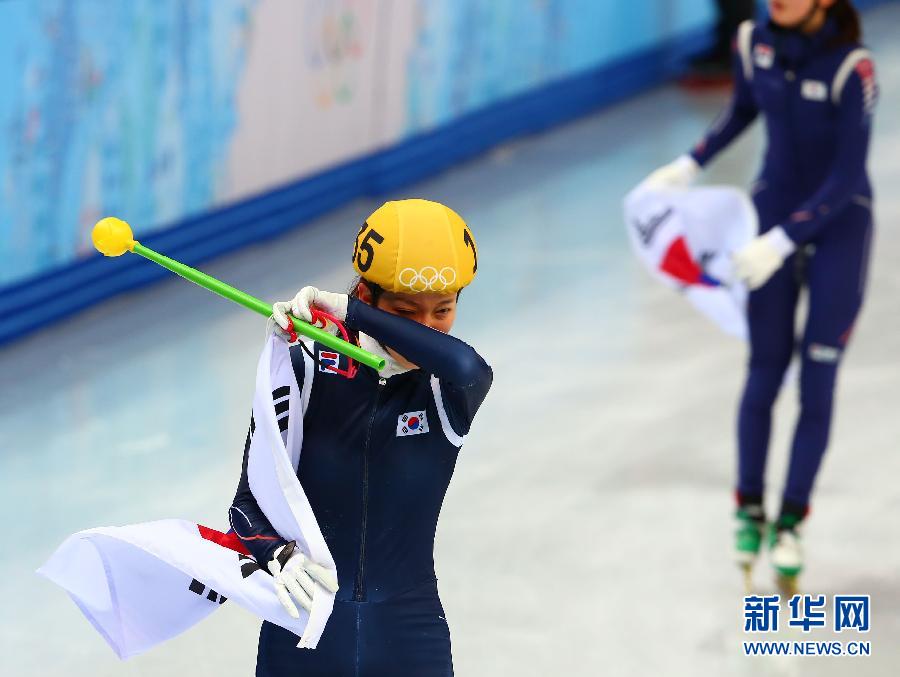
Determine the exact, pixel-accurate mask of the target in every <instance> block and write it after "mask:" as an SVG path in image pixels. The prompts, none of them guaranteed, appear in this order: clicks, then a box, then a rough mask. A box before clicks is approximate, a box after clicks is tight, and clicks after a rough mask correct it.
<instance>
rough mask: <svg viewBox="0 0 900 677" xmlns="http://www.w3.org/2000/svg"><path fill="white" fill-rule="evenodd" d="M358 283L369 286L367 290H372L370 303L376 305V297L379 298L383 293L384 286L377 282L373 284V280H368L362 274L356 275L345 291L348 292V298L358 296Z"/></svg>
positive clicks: (356, 297)
mask: <svg viewBox="0 0 900 677" xmlns="http://www.w3.org/2000/svg"><path fill="white" fill-rule="evenodd" d="M360 284H364V285H366V287H368V288H369V291H370V292H372V305H373V306H377V305H378V299H379V298H381V295H382V294H384V288H383V287H382V286H381V285H379V284H375V283H374V282H369V281H368V280H366V279H365V278H363V277H362V276H360V275H357V276H356V277H355V278H353V282H352V283H351V285H350V289H349V290H348V291H347V294H349V296H350V298H353V299H358V298H359V285H360Z"/></svg>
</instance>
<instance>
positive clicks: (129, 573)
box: [38, 335, 337, 659]
mask: <svg viewBox="0 0 900 677" xmlns="http://www.w3.org/2000/svg"><path fill="white" fill-rule="evenodd" d="M311 372H312V370H311V369H307V372H306V375H305V378H304V387H303V388H302V389H301V388H300V387H298V384H297V379H296V378H295V376H294V371H293V368H292V366H291V359H290V354H289V351H288V347H287V344H286V343H285V342H284V341H282V340H281V339H279V338H278V337H277V336H274V335H270V336H269V339H268V341H267V342H266V346H265V348H264V349H263V353H262V357H261V358H260V360H259V366H258V368H257V372H256V393H255V395H254V398H253V424H254V425H253V426H252V433H251V441H250V448H249V450H248V462H247V474H248V480H249V483H250V489H251V491H252V492H253V495H254V497H255V498H256V500H257V503H259V506H260V508H261V509H262V511H263V512H264V513H265V515H266V517H267V518H268V519H269V521H270V522H271V523H272V525H273V526H274V527H275V529H276V530H277V531H278V532H279V534H281V536H282V537H284V538H285V539H287V540H295V541H296V542H297V547H298V548H300V549H301V550H302V551H303V552H304V553H305V554H306V555H307V556H308V557H310V558H311V559H312V560H313V561H315V562H317V563H319V564H321V565H323V566H325V567H326V568H328V569H330V570H331V571H332V572H335V576H336V575H337V574H336V570H335V565H334V560H333V559H332V557H331V553H330V552H329V551H328V546H327V545H326V544H325V539H324V538H323V537H322V533H321V531H320V530H319V526H318V523H317V522H316V519H315V516H314V515H313V512H312V508H311V507H310V505H309V501H308V500H307V498H306V495H305V494H304V492H303V488H302V487H301V486H300V482H299V480H298V479H297V473H296V469H297V464H298V463H299V460H300V449H301V446H302V442H303V416H302V413H301V412H303V411H304V410H305V406H306V404H307V403H308V400H309V389H310V387H311V383H312V377H313V374H312V373H311ZM285 388H289V389H290V393H289V397H290V407H289V409H288V411H289V412H292V415H291V419H290V420H289V421H288V427H287V431H286V435H285V436H284V437H282V433H281V432H280V430H279V426H278V421H277V420H276V413H275V406H274V402H273V394H274V393H275V392H276V391H278V393H279V397H283V393H284V392H285ZM294 412H295V413H294ZM282 416H283V415H282ZM38 573H39V574H41V575H43V576H45V577H47V578H48V579H50V580H51V581H53V582H54V583H56V584H57V585H59V586H61V587H62V588H64V589H65V590H66V592H68V593H69V595H70V596H71V597H72V599H73V600H74V601H75V603H76V604H77V605H78V607H79V608H80V609H81V611H82V612H83V613H84V615H85V616H86V617H87V619H88V620H89V621H90V622H91V623H92V624H93V626H94V627H95V628H96V629H97V631H98V632H99V633H100V634H101V635H102V636H103V638H104V639H105V640H106V641H107V642H108V643H109V645H110V646H111V647H112V649H113V651H115V652H116V654H117V655H118V656H119V658H122V659H125V658H128V657H130V656H134V655H136V654H139V653H142V652H144V651H146V650H147V649H150V648H151V647H154V646H156V645H157V644H159V643H161V642H163V641H165V640H167V639H170V638H172V637H174V636H176V635H178V634H180V633H182V632H184V631H185V630H187V629H188V628H190V627H191V626H193V625H194V624H195V623H197V622H198V621H200V620H202V619H203V618H205V617H206V616H207V615H209V614H210V613H212V612H213V611H214V610H215V609H217V608H218V607H219V606H220V605H221V604H222V603H224V602H225V601H229V600H230V601H232V602H235V603H237V604H239V605H240V606H242V607H244V608H246V609H247V610H249V611H251V612H252V613H254V614H256V615H257V616H259V617H260V618H262V619H265V620H267V621H271V622H272V623H275V624H277V625H280V626H281V627H283V628H286V629H287V630H290V631H291V632H293V633H294V634H296V635H297V636H298V637H299V638H300V641H299V644H298V645H297V646H298V647H306V648H315V646H316V644H317V643H318V641H319V638H320V637H321V635H322V631H323V630H324V629H325V623H326V622H327V620H328V618H329V616H330V615H331V610H332V607H333V605H334V594H333V593H330V592H328V591H327V590H325V589H324V588H322V587H321V586H316V592H315V594H314V596H313V603H312V611H311V612H310V613H309V614H307V613H306V611H305V610H304V609H303V608H302V607H300V608H299V611H300V618H299V619H293V618H291V617H290V616H289V615H288V613H287V612H286V611H285V610H284V607H282V606H281V603H280V602H279V601H278V598H277V597H276V595H275V589H274V586H273V583H272V577H271V576H270V575H269V574H268V573H267V572H265V571H262V570H261V569H260V567H259V565H257V564H256V562H255V561H254V560H253V559H252V557H250V556H249V554H248V553H247V551H246V549H245V548H244V546H243V544H242V543H241V542H240V540H239V539H238V538H237V536H236V535H235V534H234V533H233V532H229V533H222V532H219V531H216V530H214V529H210V528H208V527H204V526H202V525H199V524H196V523H193V522H188V521H185V520H177V519H171V520H160V521H156V522H147V523H143V524H132V525H128V526H123V527H102V528H98V529H88V530H86V531H80V532H78V533H76V534H73V535H72V536H70V537H69V538H67V539H66V540H65V541H64V542H63V544H62V545H61V546H60V547H59V548H58V549H57V550H56V552H55V553H53V555H52V556H51V557H50V559H49V560H47V562H46V563H45V564H44V565H43V566H42V567H41V568H40V569H39V570H38ZM298 607H299V605H298Z"/></svg>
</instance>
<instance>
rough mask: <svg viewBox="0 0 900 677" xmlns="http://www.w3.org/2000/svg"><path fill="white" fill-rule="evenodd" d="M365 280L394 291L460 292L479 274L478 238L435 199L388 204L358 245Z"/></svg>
mask: <svg viewBox="0 0 900 677" xmlns="http://www.w3.org/2000/svg"><path fill="white" fill-rule="evenodd" d="M353 267H354V268H356V272H357V273H359V274H360V276H361V277H362V278H363V279H365V280H368V281H369V282H374V283H375V284H377V285H378V286H380V287H381V288H383V289H385V290H386V291H391V292H407V293H410V292H413V293H418V292H426V291H435V292H458V291H459V290H460V289H462V288H463V287H465V286H466V285H467V284H469V283H470V282H471V281H472V279H473V278H474V277H475V271H476V270H478V249H477V248H476V247H475V238H474V237H472V232H471V231H470V230H469V227H468V226H467V225H466V223H465V221H463V220H462V219H461V218H460V216H459V214H457V213H456V212H455V211H453V210H452V209H450V208H449V207H445V206H444V205H442V204H440V203H438V202H431V201H430V200H396V201H393V202H386V203H384V204H383V205H382V206H381V207H379V208H378V209H376V210H375V212H374V213H373V214H372V215H371V216H370V217H369V218H368V219H366V222H365V223H364V224H363V225H362V228H360V229H359V233H358V234H357V236H356V242H355V243H354V245H353Z"/></svg>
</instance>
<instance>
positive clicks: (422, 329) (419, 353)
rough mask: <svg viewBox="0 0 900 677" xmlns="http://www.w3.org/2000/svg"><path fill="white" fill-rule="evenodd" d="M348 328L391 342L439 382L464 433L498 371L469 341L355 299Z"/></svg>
mask: <svg viewBox="0 0 900 677" xmlns="http://www.w3.org/2000/svg"><path fill="white" fill-rule="evenodd" d="M347 326H349V327H351V328H353V329H358V330H359V331H362V332H365V333H366V334H368V335H369V336H371V337H372V338H374V339H376V340H377V341H379V342H381V343H383V344H384V345H387V346H390V347H391V348H393V349H394V350H396V351H397V352H398V353H400V354H401V355H403V357H405V358H406V359H407V360H409V361H410V362H413V363H414V364H416V365H418V366H419V368H420V369H423V370H424V371H426V372H427V373H429V374H433V375H434V376H436V377H437V378H438V379H439V381H440V393H441V397H442V400H443V407H444V410H445V411H446V413H447V416H448V418H449V419H450V422H451V425H452V427H453V429H454V430H455V431H456V432H457V434H459V435H465V434H466V433H467V432H468V431H469V426H470V425H471V423H472V418H474V416H475V412H476V411H478V407H480V406H481V403H482V402H483V401H484V398H485V397H486V396H487V393H488V390H489V389H490V387H491V383H492V382H493V379H494V373H493V371H492V370H491V368H490V366H488V364H487V362H485V361H484V359H483V358H482V357H481V355H479V354H478V353H477V352H476V351H475V349H474V348H473V347H472V346H470V345H469V344H467V343H465V342H463V341H460V340H459V339H458V338H455V337H453V336H450V335H449V334H445V333H443V332H440V331H437V330H436V329H432V328H431V327H427V326H425V325H424V324H419V323H418V322H415V321H413V320H409V319H407V318H405V317H399V316H397V315H392V314H391V313H386V312H385V311H383V310H379V309H378V308H374V307H372V306H370V305H368V304H366V303H363V302H362V301H360V300H358V299H350V303H349V306H348V307H347Z"/></svg>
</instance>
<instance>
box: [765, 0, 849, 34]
mask: <svg viewBox="0 0 900 677" xmlns="http://www.w3.org/2000/svg"><path fill="white" fill-rule="evenodd" d="M834 1H835V0H769V16H771V17H772V21H774V22H775V23H776V24H777V25H778V26H781V27H782V28H799V29H801V30H806V29H809V28H815V29H818V27H819V26H821V24H822V22H823V21H824V19H825V11H826V10H827V9H828V8H829V7H831V6H832V5H833V4H834Z"/></svg>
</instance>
